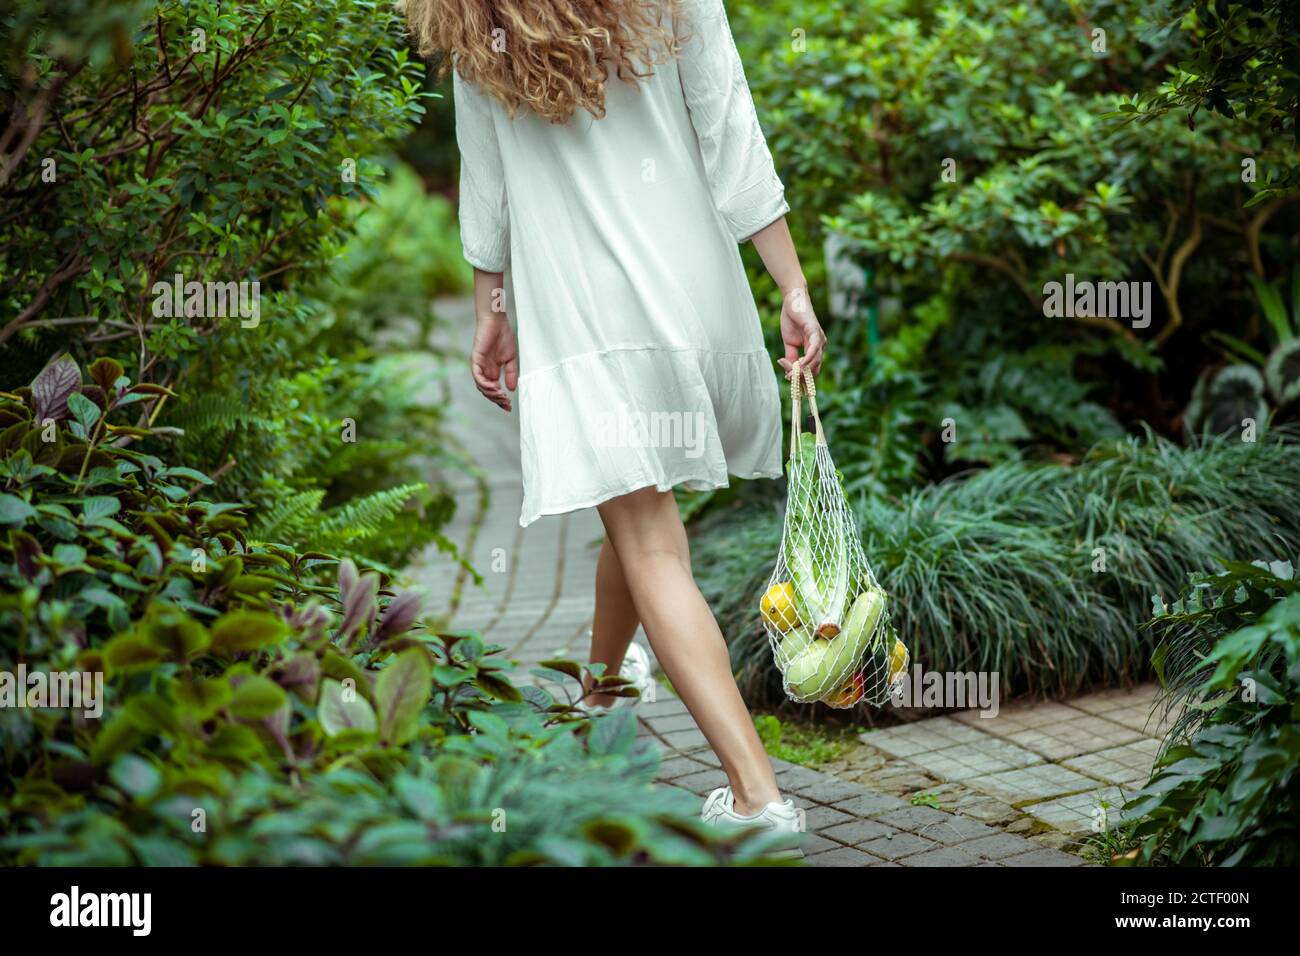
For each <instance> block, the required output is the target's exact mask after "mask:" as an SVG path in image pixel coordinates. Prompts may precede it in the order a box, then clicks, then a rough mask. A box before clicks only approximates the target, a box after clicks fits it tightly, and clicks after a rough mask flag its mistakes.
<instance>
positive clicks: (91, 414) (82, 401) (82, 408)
mask: <svg viewBox="0 0 1300 956" xmlns="http://www.w3.org/2000/svg"><path fill="white" fill-rule="evenodd" d="M68 410H69V411H71V412H72V417H73V418H75V419H76V420H77V421H78V422H79V423H80V424H81V427H82V428H84V429H85V430H86V434H87V435H89V434H90V429H91V428H92V427H93V426H94V424H95V422H97V421H99V406H98V405H96V404H95V403H94V402H92V401H91V400H90V399H88V398H87V397H86V396H85V395H83V394H82V393H81V392H73V393H72V394H71V395H69V396H68Z"/></svg>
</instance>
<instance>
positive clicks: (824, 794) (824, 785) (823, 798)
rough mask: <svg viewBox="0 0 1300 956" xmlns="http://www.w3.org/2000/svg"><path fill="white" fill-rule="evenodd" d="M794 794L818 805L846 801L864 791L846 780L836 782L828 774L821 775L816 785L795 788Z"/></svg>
mask: <svg viewBox="0 0 1300 956" xmlns="http://www.w3.org/2000/svg"><path fill="white" fill-rule="evenodd" d="M795 792H796V793H798V794H799V795H800V796H802V797H807V798H808V799H809V800H815V801H817V802H818V803H838V802H839V801H841V800H847V799H849V798H850V797H857V796H861V795H862V794H863V793H864V792H865V791H864V790H863V788H862V787H860V786H858V785H857V784H856V783H849V782H848V781H846V780H837V779H836V778H835V777H832V776H830V775H829V774H823V775H822V779H820V780H818V781H817V782H816V783H812V784H809V785H807V786H804V787H796V788H795Z"/></svg>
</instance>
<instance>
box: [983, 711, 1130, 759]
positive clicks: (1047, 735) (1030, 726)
mask: <svg viewBox="0 0 1300 956" xmlns="http://www.w3.org/2000/svg"><path fill="white" fill-rule="evenodd" d="M963 719H964V720H965V721H966V722H967V723H969V722H971V719H970V718H969V717H963ZM979 728H980V729H981V730H983V731H985V732H986V733H989V734H993V735H994V736H997V737H999V738H1001V739H1003V740H1006V741H1009V742H1011V743H1013V744H1015V745H1017V746H1019V747H1023V748H1025V749H1026V750H1030V751H1032V752H1034V753H1036V754H1039V755H1040V756H1042V757H1044V758H1046V759H1048V760H1054V761H1055V760H1063V759H1065V758H1067V757H1075V756H1078V755H1079V754H1085V753H1091V752H1093V751H1096V750H1101V749H1104V748H1108V747H1115V746H1120V745H1123V744H1127V743H1132V742H1133V741H1135V740H1140V739H1141V738H1142V735H1141V733H1139V732H1138V731H1136V730H1134V729H1132V728H1131V727H1127V726H1125V725H1124V724H1120V723H1116V722H1114V721H1111V720H1108V719H1106V718H1105V717H1103V716H1100V715H1097V714H1091V713H1088V712H1086V711H1081V710H1079V709H1077V708H1075V707H1072V706H1070V705H1069V704H1061V703H1045V702H1041V701H1034V702H1028V703H1024V704H1017V705H1011V706H1008V707H1005V708H1003V710H1002V711H1001V713H999V714H998V716H997V717H994V718H991V719H987V720H981V721H980V723H979Z"/></svg>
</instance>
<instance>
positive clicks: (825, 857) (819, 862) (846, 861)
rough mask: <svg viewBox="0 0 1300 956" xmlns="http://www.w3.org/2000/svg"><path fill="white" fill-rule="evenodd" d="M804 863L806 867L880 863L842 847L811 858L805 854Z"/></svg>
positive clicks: (872, 857)
mask: <svg viewBox="0 0 1300 956" xmlns="http://www.w3.org/2000/svg"><path fill="white" fill-rule="evenodd" d="M804 862H805V863H806V864H807V865H808V866H871V865H872V864H873V863H878V862H880V857H877V856H872V855H871V854H869V853H864V852H863V851H862V850H858V849H855V848H853V847H848V846H842V847H840V848H839V849H837V850H828V851H826V852H825V853H814V854H813V855H812V856H808V855H807V854H805V855H804Z"/></svg>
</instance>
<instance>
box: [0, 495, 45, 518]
mask: <svg viewBox="0 0 1300 956" xmlns="http://www.w3.org/2000/svg"><path fill="white" fill-rule="evenodd" d="M34 514H36V509H35V508H33V507H32V506H31V505H29V504H28V503H27V502H26V501H24V500H23V499H22V498H19V497H18V496H17V495H6V494H0V524H22V523H23V522H25V521H26V520H27V519H28V518H30V517H31V516H32V515H34Z"/></svg>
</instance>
